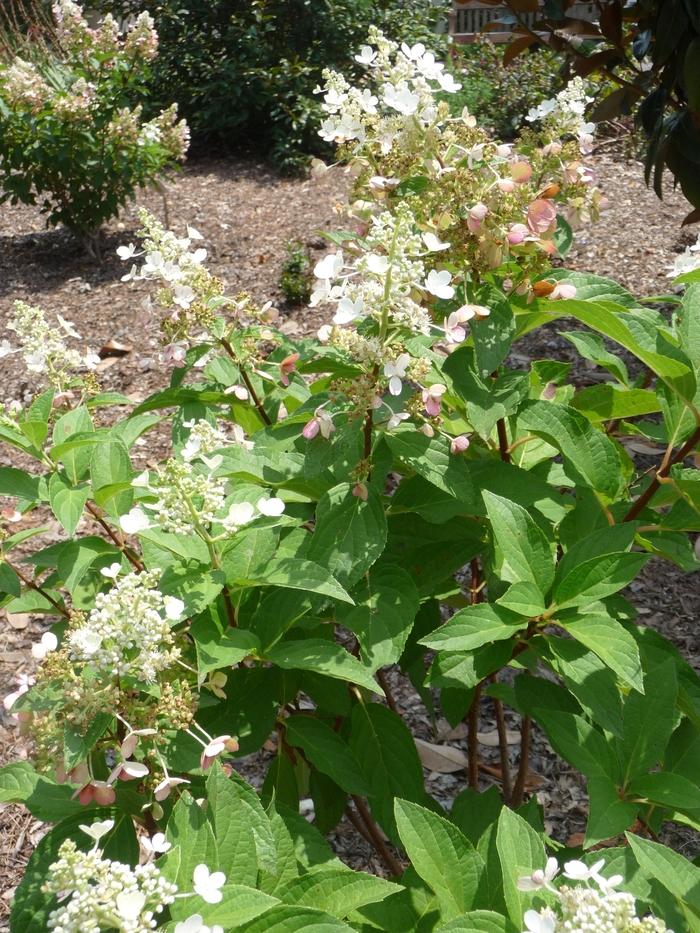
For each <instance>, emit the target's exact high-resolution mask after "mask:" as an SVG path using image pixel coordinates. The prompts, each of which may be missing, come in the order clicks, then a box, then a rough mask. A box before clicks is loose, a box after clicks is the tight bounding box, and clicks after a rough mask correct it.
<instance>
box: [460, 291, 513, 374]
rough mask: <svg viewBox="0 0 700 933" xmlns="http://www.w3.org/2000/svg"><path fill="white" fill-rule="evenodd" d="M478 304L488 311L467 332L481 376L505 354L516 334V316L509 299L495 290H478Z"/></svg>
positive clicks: (491, 368) (495, 367)
mask: <svg viewBox="0 0 700 933" xmlns="http://www.w3.org/2000/svg"><path fill="white" fill-rule="evenodd" d="M477 304H482V305H486V306H487V307H488V308H489V309H490V311H491V313H490V314H489V316H488V317H487V318H485V319H484V320H482V321H479V323H478V326H476V327H472V328H471V332H470V336H471V338H472V341H473V343H474V356H475V358H476V363H477V366H478V370H479V375H481V376H482V377H484V376H488V375H490V374H491V373H493V372H495V371H496V370H497V369H498V367H499V366H500V365H501V363H502V362H503V361H504V360H505V358H506V357H507V356H508V351H509V350H510V347H511V344H512V342H513V337H514V336H515V318H514V316H513V312H512V310H511V308H510V305H509V304H508V301H507V300H506V299H505V297H504V295H503V293H502V292H500V291H499V290H498V289H495V288H483V289H481V290H480V291H479V294H478V296H477Z"/></svg>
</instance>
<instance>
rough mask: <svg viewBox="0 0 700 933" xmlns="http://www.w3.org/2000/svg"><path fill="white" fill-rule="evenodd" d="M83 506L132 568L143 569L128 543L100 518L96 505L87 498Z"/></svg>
mask: <svg viewBox="0 0 700 933" xmlns="http://www.w3.org/2000/svg"><path fill="white" fill-rule="evenodd" d="M85 508H86V509H87V510H88V512H89V513H90V515H92V517H93V518H94V519H95V521H96V522H97V524H98V525H99V526H100V528H102V529H103V530H104V531H105V532H106V534H107V536H108V537H109V538H110V540H111V541H112V542H113V543H114V544H115V545H116V546H117V547H118V548H119V550H120V551H121V552H122V554H123V555H124V557H126V559H127V560H128V561H129V563H130V564H131V566H132V567H133V568H134V570H137V571H138V572H139V573H141V571H142V570H143V569H144V568H143V564H142V563H141V561H140V560H139V558H138V556H137V555H136V553H135V552H134V551H132V550H131V548H130V547H128V545H126V544H124V542H123V541H122V540H121V539H120V538H119V536H118V535H117V534H116V533H115V531H114V529H112V528H110V527H109V524H108V523H107V522H106V521H105V520H104V519H103V518H102V516H101V515H100V513H99V512H98V511H97V507H96V506H94V505H93V504H92V502H90V501H89V500H88V501H87V502H86V503H85Z"/></svg>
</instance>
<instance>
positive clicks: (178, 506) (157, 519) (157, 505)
mask: <svg viewBox="0 0 700 933" xmlns="http://www.w3.org/2000/svg"><path fill="white" fill-rule="evenodd" d="M190 450H191V451H194V447H192V448H190ZM198 455H199V454H195V453H194V452H193V453H192V457H191V458H189V457H188V458H187V459H186V460H185V461H184V462H182V461H180V460H175V459H174V458H173V459H170V460H168V461H166V463H165V464H164V465H163V467H162V468H159V469H158V470H157V471H156V474H155V477H154V478H153V479H152V480H151V478H150V477H149V475H148V474H143V475H142V476H140V477H137V480H136V483H137V485H138V486H139V487H141V488H143V489H144V490H145V491H146V492H147V493H148V495H149V496H152V497H153V500H154V501H148V502H146V501H144V502H142V503H141V506H142V508H143V509H146V510H147V511H148V513H149V514H148V517H149V518H150V517H151V516H152V518H153V522H154V524H156V525H157V526H158V527H159V528H162V529H163V531H171V532H175V533H179V534H192V532H193V531H195V530H196V529H197V528H198V527H206V526H208V525H210V524H211V523H212V522H213V521H216V517H217V515H218V514H219V512H221V510H222V509H223V507H224V500H225V498H226V491H225V487H224V483H223V482H222V481H221V480H217V479H214V478H213V477H212V476H211V475H210V472H209V471H207V472H201V471H200V469H199V468H197V467H195V466H194V464H192V463H190V462H189V459H194V457H195V456H198ZM130 514H133V510H132V513H130ZM122 527H124V529H125V530H126V531H129V526H128V525H124V523H122ZM144 527H145V526H144Z"/></svg>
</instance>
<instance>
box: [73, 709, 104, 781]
mask: <svg viewBox="0 0 700 933" xmlns="http://www.w3.org/2000/svg"><path fill="white" fill-rule="evenodd" d="M113 721H114V717H113V716H112V715H111V714H110V713H98V714H97V715H96V716H94V717H93V718H92V719H91V720H90V724H89V726H87V728H85V727H82V728H81V729H80V730H78V729H76V728H75V727H73V726H71V725H70V722H69V720H66V721H65V724H64V726H63V765H64V767H65V769H66V771H71V770H72V769H73V768H75V766H76V765H78V764H80V763H81V762H82V761H86V759H87V758H88V757H89V755H90V754H91V752H92V750H93V748H94V746H95V743H96V742H97V741H98V739H100V738H102V736H103V735H104V734H105V732H106V731H107V729H108V728H109V726H110V724H111V723H112V722H113Z"/></svg>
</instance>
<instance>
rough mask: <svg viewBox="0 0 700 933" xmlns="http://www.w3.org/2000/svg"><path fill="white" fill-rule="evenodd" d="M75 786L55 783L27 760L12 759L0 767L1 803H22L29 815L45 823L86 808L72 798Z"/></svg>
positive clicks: (58, 819)
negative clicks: (38, 771) (39, 772)
mask: <svg viewBox="0 0 700 933" xmlns="http://www.w3.org/2000/svg"><path fill="white" fill-rule="evenodd" d="M73 790H74V788H73V787H71V785H70V784H57V783H56V782H55V781H52V780H50V779H49V778H47V777H46V776H45V775H42V774H38V773H37V772H36V771H35V770H34V768H33V767H32V766H31V765H30V764H29V762H27V761H13V762H11V763H10V764H9V765H5V767H4V768H0V803H22V804H24V806H25V807H26V808H27V809H28V810H29V812H30V813H31V814H32V816H35V817H36V818H37V819H38V820H42V821H43V822H47V823H58V822H59V821H60V820H62V819H64V818H65V817H67V816H71V815H72V814H73V813H82V812H84V810H85V808H84V807H83V805H82V804H81V803H79V801H77V800H71V797H72V796H73Z"/></svg>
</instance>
